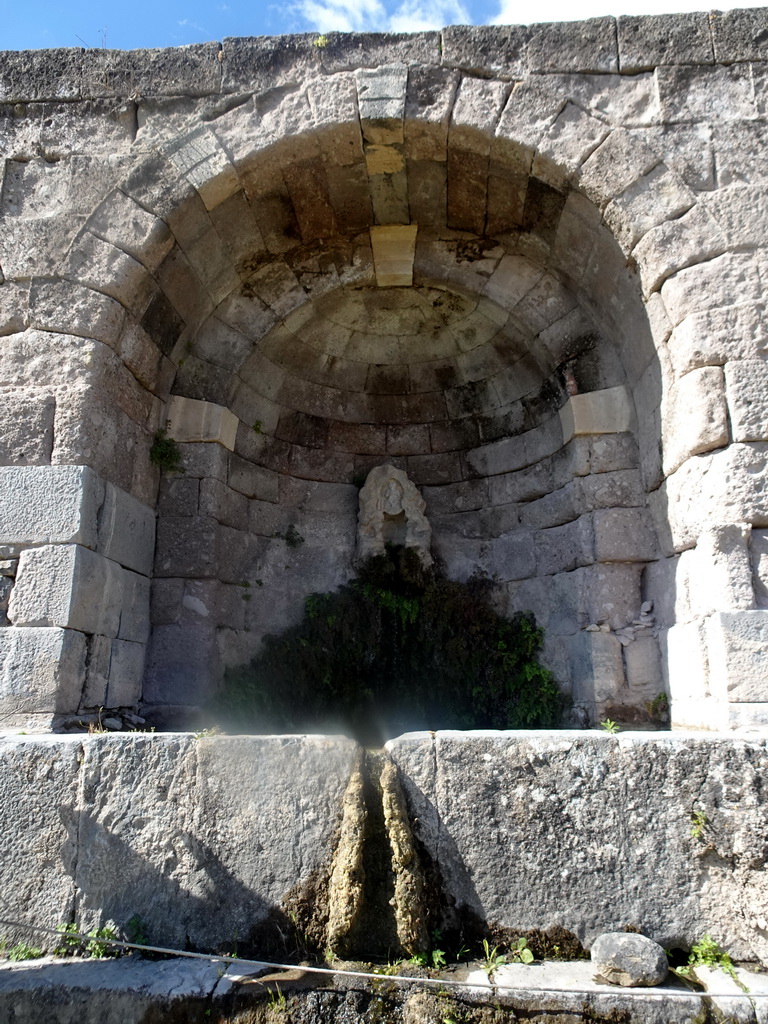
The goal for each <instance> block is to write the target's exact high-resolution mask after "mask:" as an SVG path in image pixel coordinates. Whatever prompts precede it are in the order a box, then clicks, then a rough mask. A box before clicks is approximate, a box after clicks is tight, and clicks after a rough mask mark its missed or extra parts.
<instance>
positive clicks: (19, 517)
mask: <svg viewBox="0 0 768 1024" xmlns="http://www.w3.org/2000/svg"><path fill="white" fill-rule="evenodd" d="M103 500H104V482H103V480H101V479H100V477H98V476H97V475H96V474H95V473H94V472H93V470H91V469H88V468H87V467H86V466H3V467H0V542H3V543H9V544H68V543H77V544H82V545H84V546H85V547H89V548H95V547H96V543H97V519H98V511H99V507H100V506H101V504H102V502H103Z"/></svg>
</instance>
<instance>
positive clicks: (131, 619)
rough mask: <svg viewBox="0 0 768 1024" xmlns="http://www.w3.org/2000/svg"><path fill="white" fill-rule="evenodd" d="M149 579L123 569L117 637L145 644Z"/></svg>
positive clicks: (147, 636) (147, 622) (147, 629)
mask: <svg viewBox="0 0 768 1024" xmlns="http://www.w3.org/2000/svg"><path fill="white" fill-rule="evenodd" d="M150 586H151V584H150V581H149V580H148V579H147V577H146V576H141V575H139V573H136V572H129V571H128V570H127V569H124V570H123V601H122V607H121V610H120V626H119V629H118V633H117V635H118V637H119V639H121V640H132V641H134V642H135V643H140V644H145V643H146V642H147V640H148V639H149V595H150Z"/></svg>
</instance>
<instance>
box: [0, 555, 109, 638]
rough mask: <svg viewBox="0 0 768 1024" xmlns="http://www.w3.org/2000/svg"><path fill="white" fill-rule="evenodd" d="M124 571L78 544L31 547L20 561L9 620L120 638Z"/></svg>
mask: <svg viewBox="0 0 768 1024" xmlns="http://www.w3.org/2000/svg"><path fill="white" fill-rule="evenodd" d="M122 603H123V570H122V569H121V568H120V566H119V565H118V564H117V563H116V562H112V561H110V560H109V559H107V558H104V557H102V556H101V555H98V554H96V553H95V552H93V551H90V550H89V549H88V548H84V547H82V546H81V545H79V544H46V545H44V546H42V547H39V548H27V550H25V551H22V553H21V557H20V559H19V570H18V574H17V576H16V585H15V587H14V588H13V593H12V594H11V600H10V602H9V605H8V618H9V619H10V621H11V622H12V623H14V625H16V626H62V627H66V628H68V629H79V630H81V631H82V632H84V633H99V634H101V635H103V636H111V637H115V636H117V633H118V629H119V626H120V611H121V608H122Z"/></svg>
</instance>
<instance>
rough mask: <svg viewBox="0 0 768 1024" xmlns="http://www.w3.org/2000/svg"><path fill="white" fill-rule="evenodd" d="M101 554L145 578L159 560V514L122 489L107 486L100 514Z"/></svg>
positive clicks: (98, 546) (99, 546)
mask: <svg viewBox="0 0 768 1024" xmlns="http://www.w3.org/2000/svg"><path fill="white" fill-rule="evenodd" d="M96 550H97V551H98V552H99V554H101V555H104V557H105V558H110V559H112V561H114V562H119V563H120V565H124V566H125V567H126V569H133V570H134V571H135V572H140V573H142V574H143V575H144V576H149V575H150V574H151V572H152V562H153V560H154V557H155V513H154V511H153V510H152V509H151V508H149V507H148V506H147V505H145V504H144V503H143V502H141V501H139V500H138V499H137V498H134V497H133V496H132V495H130V494H128V493H127V492H126V491H124V490H122V488H120V487H115V485H114V484H107V485H106V489H105V493H104V504H103V505H102V507H101V510H100V512H99V539H98V543H97V546H96Z"/></svg>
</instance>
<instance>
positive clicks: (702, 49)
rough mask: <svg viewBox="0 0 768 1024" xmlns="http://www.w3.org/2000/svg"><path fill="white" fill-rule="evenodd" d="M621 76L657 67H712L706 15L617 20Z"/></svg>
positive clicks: (661, 15) (624, 17)
mask: <svg viewBox="0 0 768 1024" xmlns="http://www.w3.org/2000/svg"><path fill="white" fill-rule="evenodd" d="M617 23H618V33H619V63H620V65H621V71H622V74H625V75H629V74H635V73H637V72H638V71H645V70H648V69H652V68H655V67H656V66H657V65H659V64H676V65H680V64H712V63H713V60H714V58H713V54H712V40H711V38H710V30H709V18H708V17H707V15H706V14H703V13H702V14H657V15H655V16H650V17H649V16H648V15H646V16H644V17H634V16H632V17H627V16H622V17H620V18H618V20H617Z"/></svg>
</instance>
